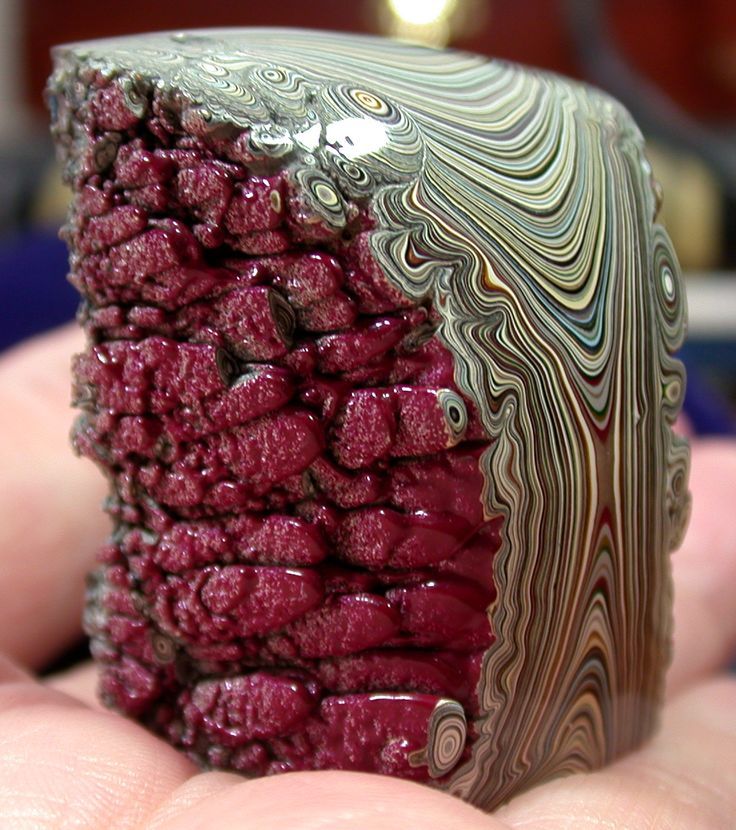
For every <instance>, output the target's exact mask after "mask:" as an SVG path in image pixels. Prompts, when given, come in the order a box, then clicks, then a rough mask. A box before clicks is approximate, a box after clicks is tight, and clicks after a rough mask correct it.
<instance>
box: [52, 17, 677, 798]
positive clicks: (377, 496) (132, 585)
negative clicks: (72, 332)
mask: <svg viewBox="0 0 736 830" xmlns="http://www.w3.org/2000/svg"><path fill="white" fill-rule="evenodd" d="M55 62H56V68H55V72H54V75H53V76H52V78H51V80H50V83H49V102H50V105H51V110H52V116H53V131H54V135H55V138H56V141H57V145H58V147H59V151H60V154H61V156H62V158H63V160H64V162H65V169H66V176H67V179H68V181H69V182H70V183H71V184H72V186H73V188H74V203H73V208H72V212H71V215H70V219H69V222H68V224H67V225H66V227H65V230H64V234H65V237H66V239H67V241H68V243H69V247H70V252H71V260H70V261H71V277H70V278H71V280H72V282H73V284H74V285H75V286H76V287H77V288H78V290H79V291H80V293H81V295H82V298H83V299H82V304H81V307H80V314H79V317H80V322H81V323H82V325H83V326H84V328H85V330H86V332H87V336H88V348H87V351H86V352H85V353H84V354H81V355H79V356H77V358H76V359H75V363H74V400H75V403H76V405H77V406H78V407H79V408H80V410H81V414H80V415H79V417H78V419H77V422H76V424H75V428H74V436H73V440H74V445H75V447H76V449H77V450H78V451H79V452H80V453H82V454H83V455H85V456H88V457H90V458H92V459H93V460H94V461H95V462H97V463H98V464H99V466H100V467H101V469H102V470H103V471H104V472H105V474H106V476H107V477H108V480H109V482H110V498H109V500H108V503H107V510H108V512H109V514H110V515H111V517H112V520H113V523H114V530H113V533H112V535H111V537H110V540H109V542H108V543H107V544H106V545H105V547H104V548H103V550H102V551H101V553H100V556H99V565H98V567H97V569H96V571H95V572H94V574H92V575H91V577H90V583H89V590H88V602H87V611H86V615H85V625H86V629H87V631H88V633H89V634H90V636H91V638H92V649H93V653H94V656H95V658H96V660H97V661H98V663H99V664H100V668H101V693H102V697H103V699H104V700H105V701H106V703H108V705H110V706H112V707H114V708H116V709H118V710H120V711H122V712H124V713H127V714H129V715H132V716H135V717H137V718H138V719H140V720H141V721H142V722H143V723H145V724H146V725H148V726H149V727H150V728H152V729H154V730H155V731H157V732H158V733H160V734H162V735H163V736H164V737H165V738H166V739H167V740H169V741H170V742H171V743H172V744H174V745H175V746H178V747H180V748H182V749H183V750H185V751H186V752H187V753H188V754H189V755H190V756H192V757H193V758H195V759H196V760H197V761H198V762H199V763H201V764H202V765H203V766H207V767H215V768H223V769H233V770H238V771H241V772H243V773H244V774H249V775H262V774H269V773H275V772H282V771H288V770H299V769H326V768H341V769H354V770H364V771H372V772H381V773H387V774H394V775H399V776H403V777H407V778H412V779H416V780H423V781H428V782H433V783H435V784H436V785H438V786H442V787H445V788H447V789H449V790H450V791H451V792H454V793H456V794H458V795H460V796H462V797H464V798H466V799H468V800H470V801H472V802H474V803H476V804H478V805H480V806H483V807H486V808H490V807H493V806H495V805H497V804H498V803H500V802H501V801H503V800H504V799H505V798H507V797H508V796H509V795H511V794H512V793H513V792H515V791H518V790H519V789H521V788H523V787H526V786H529V785H531V784H532V783H534V782H537V781H540V780H543V779H545V778H548V777H550V776H553V775H556V774H560V773H563V772H569V771H574V770H586V769H591V768H595V767H597V766H599V765H600V764H602V763H604V762H606V761H607V760H610V759H611V758H614V757H616V756H617V755H619V754H621V753H622V752H624V751H626V750H628V749H631V748H632V747H634V746H636V745H638V744H639V743H640V742H641V741H642V740H643V739H644V738H645V737H646V736H647V735H648V734H649V733H650V732H651V731H652V729H653V727H654V723H655V719H656V711H657V707H658V704H659V701H660V698H661V693H662V677H663V672H664V669H665V667H666V664H667V660H668V656H669V638H670V618H669V601H670V597H669V570H668V562H667V555H666V554H667V552H668V550H669V549H670V548H671V547H672V546H674V545H675V544H676V543H677V541H678V540H679V537H680V535H681V533H682V529H683V527H684V522H685V519H686V515H687V506H688V494H687V464H688V451H687V446H686V444H684V443H683V442H682V441H680V440H679V439H677V438H675V437H674V436H673V434H672V431H671V425H672V423H673V421H674V418H675V417H676V415H677V412H678V411H679V407H680V403H681V398H682V390H683V381H684V378H683V372H682V367H681V365H680V364H679V362H678V361H676V360H675V359H674V358H673V357H672V353H673V351H674V350H675V349H676V348H677V346H678V345H679V343H680V341H681V338H682V335H683V331H684V300H683V295H682V288H681V285H680V282H679V277H678V269H677V264H676V261H675V259H674V254H673V252H672V250H671V246H670V243H669V240H668V239H667V237H666V234H665V233H664V231H663V230H662V228H661V227H660V226H659V225H656V224H654V223H653V222H654V219H655V213H656V205H655V196H654V191H653V188H652V186H651V171H650V170H649V167H648V165H647V163H646V161H645V159H644V157H643V155H642V146H641V137H640V135H639V133H638V131H637V130H636V127H635V126H634V125H633V124H632V122H631V120H630V118H629V116H628V115H627V114H626V112H625V111H624V110H623V109H622V108H621V107H620V106H619V105H618V104H616V103H615V102H614V101H612V100H611V99H609V98H607V97H606V96H604V95H603V94H601V93H598V92H596V91H594V90H591V89H589V88H587V87H584V86H581V85H576V84H573V83H572V82H568V81H565V80H562V79H560V78H557V77H554V76H551V75H547V74H545V73H542V72H537V71H531V70H525V69H522V68H520V67H516V66H513V65H509V64H505V63H501V62H496V61H487V60H485V59H482V58H480V57H476V56H472V55H467V54H463V53H458V52H445V51H439V50H430V49H423V48H419V47H412V46H408V45H403V44H399V43H393V42H389V41H382V40H379V39H374V38H361V37H356V36H344V35H332V34H326V33H319V32H299V31H296V30H223V31H202V32H183V33H163V34H156V35H145V36H139V37H134V38H123V39H119V40H109V41H99V42H90V43H84V44H78V45H72V46H66V47H59V48H58V49H57V50H56V51H55Z"/></svg>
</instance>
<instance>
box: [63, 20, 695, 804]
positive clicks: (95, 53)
mask: <svg viewBox="0 0 736 830" xmlns="http://www.w3.org/2000/svg"><path fill="white" fill-rule="evenodd" d="M56 60H57V72H56V75H55V78H54V80H52V89H55V90H56V91H57V92H60V91H62V90H63V94H64V95H66V96H67V98H69V99H71V98H73V96H74V94H75V92H74V88H73V84H72V83H71V82H70V78H72V76H73V75H74V73H75V72H76V71H77V69H78V67H79V66H82V67H85V68H87V69H90V70H93V71H96V70H100V71H101V72H102V73H103V74H105V73H107V74H108V75H117V76H120V77H121V78H122V79H123V83H124V85H125V84H127V86H124V88H125V90H126V105H125V106H126V107H127V109H128V110H129V111H130V112H132V113H135V112H136V107H138V106H139V101H138V95H139V93H138V91H137V89H136V84H137V83H138V81H139V80H141V81H143V82H145V83H147V84H153V85H154V86H155V87H157V88H158V89H159V90H163V91H164V92H166V93H167V94H170V98H171V108H172V110H175V111H176V112H177V117H178V118H179V119H180V122H181V124H182V125H184V126H185V127H186V129H187V130H189V131H190V132H191V133H192V134H193V135H199V136H204V137H209V138H208V140H212V141H218V140H223V141H226V140H227V141H232V140H233V136H234V135H237V134H238V133H240V134H242V135H243V136H244V139H243V144H244V146H243V148H242V157H243V159H244V160H246V163H247V164H249V165H250V166H251V167H252V168H253V169H254V170H257V169H258V168H259V166H260V167H262V168H263V170H264V171H265V170H271V169H273V167H274V165H279V166H280V167H282V168H284V169H287V170H288V175H289V177H290V180H291V181H293V182H296V183H297V184H298V187H299V188H300V193H301V194H302V198H303V210H304V215H305V216H306V217H311V219H310V221H312V222H313V223H314V224H315V225H321V226H323V227H326V228H329V229H330V230H332V231H333V232H335V233H339V232H341V231H342V230H343V229H344V228H346V227H348V226H349V224H350V221H351V217H350V213H351V211H350V205H351V204H358V205H359V206H364V207H367V208H368V209H369V210H370V213H371V215H372V219H373V222H374V223H375V225H374V226H373V227H372V228H371V230H370V233H369V239H370V249H371V252H372V255H373V256H374V257H375V259H376V261H377V262H378V263H379V265H380V267H381V269H382V272H383V275H384V276H385V278H386V280H387V281H388V283H389V284H390V285H391V286H392V287H393V288H394V289H396V290H397V291H398V292H400V294H401V295H402V296H403V297H405V298H407V300H410V301H411V302H413V303H418V302H420V301H425V300H429V301H431V303H432V305H433V308H434V310H435V311H436V312H437V313H438V314H439V316H440V318H441V325H440V327H439V329H438V332H437V337H438V338H439V340H440V341H441V342H442V344H443V345H444V347H446V348H447V349H448V350H449V352H450V353H451V355H452V356H453V358H454V381H455V383H456V385H457V388H458V389H459V391H460V392H461V393H462V394H463V395H464V396H466V397H467V399H468V400H469V401H471V402H472V403H473V404H474V406H475V407H476V408H477V411H478V413H479V415H480V419H481V422H482V425H483V427H484V429H485V433H486V435H487V437H488V439H489V441H490V444H489V446H488V448H487V449H486V451H485V452H484V454H483V455H482V457H481V458H480V468H481V471H482V474H483V479H484V488H483V496H482V498H483V508H484V511H485V515H486V517H487V518H489V519H490V518H491V517H495V516H501V517H502V518H503V525H502V537H501V546H500V549H499V551H498V552H497V553H496V554H495V556H494V558H493V575H492V577H493V579H492V581H493V585H494V586H495V588H496V591H497V596H496V599H495V600H494V602H493V604H492V605H491V607H490V609H489V616H490V622H491V629H492V631H493V633H494V635H495V639H494V642H493V643H492V645H491V646H490V648H489V649H488V651H487V653H486V655H485V659H484V663H483V670H482V673H481V679H480V683H479V685H478V689H477V691H478V701H477V703H478V708H479V710H480V717H479V718H478V720H477V724H476V726H477V729H478V737H477V739H476V740H475V742H474V743H473V748H472V749H473V751H472V757H470V758H469V759H468V760H467V761H466V762H464V763H463V764H462V765H461V766H460V767H458V768H457V769H456V770H455V771H454V772H453V773H452V775H451V776H449V778H448V779H447V780H446V781H443V784H444V785H445V786H447V788H448V789H450V790H451V791H452V792H454V793H456V794H458V795H460V796H462V797H464V798H466V799H468V800H470V801H472V802H474V803H476V804H478V805H481V806H483V807H492V806H495V805H497V804H498V803H500V802H501V801H503V800H504V799H506V798H507V797H508V796H510V795H511V794H512V793H513V792H515V791H517V790H518V789H520V788H522V787H526V786H529V785H531V784H532V783H535V782H537V781H540V780H543V779H546V778H548V777H550V776H552V775H556V774H560V773H562V772H568V771H574V770H586V769H592V768H595V767H597V766H599V765H601V764H603V763H605V762H607V761H609V760H611V759H612V758H614V757H616V756H617V755H619V754H620V753H622V752H624V751H627V750H629V749H631V748H632V747H635V746H636V745H638V744H639V743H640V742H641V740H642V739H643V738H645V737H646V736H647V735H649V734H650V733H651V731H652V729H653V728H654V725H655V722H656V714H657V709H658V706H659V702H660V699H661V695H662V685H663V674H664V670H665V667H666V665H667V662H668V659H669V648H670V584H669V566H668V561H667V553H668V551H669V550H670V549H671V548H672V547H673V546H674V545H676V544H677V542H678V540H679V538H680V537H681V534H682V531H683V528H684V523H685V520H686V515H687V508H688V494H687V468H688V450H687V446H686V444H685V443H684V442H682V441H680V440H679V439H677V438H676V437H675V436H674V435H673V433H672V430H671V426H672V423H673V421H674V419H675V417H676V415H677V413H678V411H679V407H680V403H681V399H682V393H683V384H684V377H683V371H682V367H681V365H680V363H679V362H678V361H677V360H675V359H674V358H673V357H672V353H673V351H674V350H675V349H676V348H677V347H678V345H679V344H680V342H681V339H682V336H683V333H684V297H683V293H682V286H681V284H680V279H679V274H678V268H677V264H676V261H675V258H674V255H673V252H672V250H671V246H670V243H669V240H668V239H667V236H666V234H665V232H664V231H663V229H662V228H661V227H660V226H659V225H657V224H656V222H655V218H656V210H657V204H656V202H657V197H656V194H655V190H654V188H653V185H652V181H651V171H650V169H649V167H648V164H647V163H646V160H645V159H644V156H643V154H642V140H641V136H640V135H639V133H638V131H637V129H636V127H635V126H634V125H633V123H632V122H631V120H630V118H629V117H628V115H627V114H626V113H625V111H624V110H623V109H622V108H621V107H620V106H619V105H618V104H617V103H615V102H614V101H612V100H611V99H610V98H608V97H606V96H605V95H603V94H601V93H599V92H596V91H594V90H591V89H589V88H586V87H583V86H580V85H576V84H573V83H571V82H567V81H564V80H562V79H560V78H557V77H554V76H550V75H546V74H544V73H542V72H535V71H530V70H525V69H522V68H519V67H516V66H512V65H507V64H503V63H496V62H493V61H490V62H489V61H486V60H485V59H482V58H479V57H476V56H472V55H466V54H462V53H453V52H442V51H433V50H427V49H422V48H419V47H411V46H406V45H401V44H398V43H391V42H386V41H381V40H377V39H370V38H358V37H345V36H335V35H329V34H321V33H308V32H297V31H288V30H285V31H276V30H273V31H269V30H242V31H223V32H198V33H182V34H173V35H168V34H164V35H151V36H145V37H140V38H136V39H121V40H117V41H107V42H99V43H87V44H80V45H78V46H72V47H63V48H61V49H59V50H58V51H57V53H56ZM68 118H69V115H68V110H64V109H63V108H62V110H60V112H59V113H58V114H57V122H56V132H57V136H58V137H59V139H60V144H61V145H62V147H63V152H64V154H65V157H66V159H67V161H68V163H69V175H70V178H71V179H72V180H74V179H79V178H80V177H84V176H89V175H90V174H93V173H94V166H95V165H98V167H99V169H100V171H102V170H104V169H105V167H106V166H107V165H109V163H110V159H109V158H108V155H109V154H110V152H112V153H113V154H114V149H113V150H112V151H110V150H109V147H107V146H100V147H97V148H95V152H94V153H92V154H90V153H89V152H88V149H89V148H88V146H87V144H88V140H89V137H88V135H86V134H85V133H84V132H83V131H81V130H79V129H77V128H75V125H74V124H72V123H69V121H68ZM65 119H67V120H66V121H65ZM240 131H242V133H241V132H240ZM450 715H452V713H450ZM451 731H452V730H451ZM450 743H452V737H451V739H450ZM440 754H441V753H440Z"/></svg>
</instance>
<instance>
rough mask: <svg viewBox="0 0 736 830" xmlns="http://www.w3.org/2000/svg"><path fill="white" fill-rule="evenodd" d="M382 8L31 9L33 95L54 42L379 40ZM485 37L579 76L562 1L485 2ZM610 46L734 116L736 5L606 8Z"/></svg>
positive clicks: (91, 1) (47, 5) (686, 94)
mask: <svg viewBox="0 0 736 830" xmlns="http://www.w3.org/2000/svg"><path fill="white" fill-rule="evenodd" d="M380 2H382V0H363V2H352V3H335V2H334V0H312V2H311V3H308V4H305V3H303V2H301V0H281V2H279V3H274V4H254V3H242V4H240V3H232V2H228V1H227V0H210V2H209V3H207V4H206V5H205V4H203V3H201V2H195V0H178V2H177V3H176V4H175V5H174V4H173V3H151V2H150V0H125V2H118V3H106V4H104V13H101V8H102V7H101V6H100V4H99V2H97V1H96V0H70V2H67V3H58V2H56V1H55V0H28V2H26V3H25V4H24V13H25V32H24V37H25V59H26V71H27V77H28V84H27V89H28V95H29V99H30V103H31V104H32V105H33V106H34V107H35V108H37V109H38V108H40V107H41V92H42V89H43V86H44V83H45V80H46V77H47V75H48V73H49V71H50V69H51V63H50V60H49V57H48V51H49V48H50V47H51V46H52V45H53V44H54V43H63V42H66V41H74V40H85V39H88V38H98V37H106V36H110V35H116V34H123V33H130V32H133V31H140V30H142V29H146V30H150V31H153V30H157V29H184V28H197V27H211V26H212V27H214V26H295V27H308V28H316V29H333V30H339V31H355V32H369V33H373V34H375V33H376V32H377V31H378V25H379V24H378V15H377V13H376V9H377V6H378V4H379V3H380ZM487 6H488V9H489V13H488V14H487V15H485V16H484V17H485V21H484V22H483V24H482V26H481V28H479V29H478V30H477V31H475V32H473V33H472V34H470V35H465V36H463V37H462V38H461V39H458V40H456V41H454V42H453V43H452V45H453V46H458V47H460V48H464V49H469V50H471V51H474V52H479V53H482V54H486V55H493V56H496V57H501V58H507V59H509V60H515V61H520V62H522V63H527V64H532V65H536V66H542V67H546V68H549V69H554V70H556V71H558V72H562V73H564V74H567V75H573V76H575V75H579V74H580V73H579V68H578V65H577V62H576V56H575V53H574V49H573V47H572V45H571V41H570V38H569V36H568V34H567V30H566V24H565V14H564V7H565V3H564V0H513V2H512V0H488V2H487ZM606 6H607V12H608V14H609V16H610V23H611V37H612V39H613V40H614V42H615V43H616V45H617V46H618V47H619V48H620V50H621V52H622V53H623V54H624V56H625V57H626V59H627V60H628V61H629V62H630V63H631V65H632V66H633V67H634V68H635V69H637V70H639V71H640V72H641V73H642V74H644V75H645V76H646V77H647V78H649V79H650V80H651V81H653V82H654V83H655V84H657V85H658V86H659V87H660V88H661V89H662V90H663V91H664V92H665V93H666V94H667V95H669V96H670V97H672V98H673V99H674V100H675V101H677V102H678V103H679V104H680V105H681V106H683V107H684V108H685V109H687V110H688V111H689V112H691V113H692V114H693V115H696V116H699V117H701V118H704V119H706V120H726V119H728V118H733V117H736V3H734V2H733V0H700V1H699V2H698V3H693V2H691V0H647V2H646V3H642V2H641V0H609V1H608V3H607V4H606Z"/></svg>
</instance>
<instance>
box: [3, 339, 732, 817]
mask: <svg viewBox="0 0 736 830" xmlns="http://www.w3.org/2000/svg"><path fill="white" fill-rule="evenodd" d="M81 348H82V346H81V335H80V334H79V333H78V332H76V331H73V330H71V329H64V330H60V331H58V332H55V333H52V334H50V335H46V336H44V337H41V338H38V339H37V340H35V341H33V342H30V343H28V344H27V345H25V346H22V347H20V348H18V349H16V350H14V351H12V352H10V353H8V354H7V355H6V356H5V357H4V359H2V360H1V361H0V389H2V395H3V406H2V409H1V410H0V427H1V428H0V459H2V468H3V477H2V490H1V491H0V597H1V598H2V603H1V604H0V652H2V653H3V654H4V656H3V657H1V658H0V827H2V828H3V830H51V829H52V828H53V830H59V829H60V828H72V827H73V828H105V830H118V828H121V830H122V828H126V830H127V828H130V829H131V830H133V828H136V829H137V830H143V829H144V828H145V830H194V828H217V830H230V828H240V830H243V829H244V828H249V830H254V829H255V828H274V827H276V828H278V827H288V828H305V829H306V828H320V829H321V830H326V828H333V827H334V828H341V830H346V829H347V828H381V830H392V828H397V829H398V828H401V830H406V828H410V827H420V828H422V830H434V828H437V830H452V828H463V830H476V828H477V830H494V828H495V829H498V828H521V827H523V828H534V829H535V830H536V828H562V827H575V828H582V827H591V828H592V827H604V826H605V827H616V828H665V827H666V828H675V827H678V828H679V827H682V828H688V830H692V829H693V828H724V827H727V826H733V824H732V823H731V822H733V821H734V816H736V678H734V677H729V676H728V675H726V674H725V673H724V671H725V667H726V666H727V665H728V661H729V658H730V657H732V656H733V652H734V644H736V603H734V600H733V597H734V591H735V589H736V529H735V528H734V525H735V524H736V518H734V517H735V516H736V505H734V503H733V502H734V494H735V493H736V444H734V443H728V442H723V441H721V442H715V441H713V442H705V441H695V442H694V446H693V473H692V481H691V484H692V490H693V495H694V508H693V517H692V521H691V525H690V531H689V535H688V537H687V540H686V542H685V544H684V546H683V548H682V549H681V550H680V551H679V552H677V553H675V554H674V556H673V560H672V561H673V567H674V579H675V590H676V600H675V619H676V626H675V658H674V663H673V666H672V669H671V671H670V674H669V687H668V704H667V707H666V709H665V713H664V719H663V725H662V729H661V731H660V732H659V734H658V735H657V737H656V738H655V739H654V740H653V741H652V742H650V743H649V744H647V745H646V746H645V747H644V748H643V749H641V750H640V751H638V752H636V753H634V754H632V755H630V756H629V757H627V758H624V759H623V760H621V761H619V762H618V763H616V764H614V765H612V766H610V767H608V768H606V769H604V770H601V771H599V772H596V773H591V774H589V775H576V776H572V777H569V778H564V779H560V780H556V781H553V782H551V783H548V784H546V785H543V786H540V787H538V788H536V789H534V790H531V791H529V792H527V793H525V794H523V795H521V796H519V797H518V798H516V799H514V800H513V801H512V802H511V803H509V804H508V805H507V806H505V807H504V808H503V809H501V810H500V811H498V812H497V813H496V814H495V815H494V816H487V815H484V814H483V813H481V812H479V811H477V810H475V809H474V808H472V807H470V806H468V805H466V804H464V803H462V802H460V801H458V800H457V799H455V798H453V797H451V796H448V795H446V794H444V793H441V792H439V791H437V790H433V789H431V788H429V787H424V786H418V785H416V784H412V783H409V782H406V781H400V780H394V779H390V778H382V777H380V776H371V775H364V774H360V773H344V772H316V773H294V774H290V775H282V776H276V777H273V778H266V779H260V780H255V781H244V780H243V779H242V778H239V777H237V776H235V775H232V774H229V773H221V772H208V773H199V772H197V770H196V768H195V767H194V766H193V765H192V764H191V763H190V762H189V761H188V760H187V759H186V758H184V756H182V755H181V754H179V753H178V752H176V751H175V750H174V749H172V748H171V747H169V746H168V745H167V744H165V743H163V742H162V741H161V740H159V739H158V738H156V737H154V736H153V735H150V734H149V733H148V732H146V731H145V730H144V729H143V728H142V727H140V726H138V725H137V724H135V723H133V722H132V721H128V720H125V719H124V718H122V717H120V716H119V715H116V714H112V713H110V712H107V711H104V710H103V709H102V708H101V707H100V705H99V704H98V703H97V702H96V701H95V697H94V686H95V671H94V668H93V667H92V666H89V665H87V666H83V667H81V668H75V669H72V670H71V671H69V672H66V673H65V674H62V675H58V676H54V677H51V678H46V679H45V680H43V681H39V680H37V679H34V677H33V675H32V673H31V672H32V671H33V669H34V668H38V667H40V666H43V665H44V664H45V663H47V662H48V661H49V660H50V659H52V658H53V657H54V656H55V655H58V654H60V653H62V652H63V651H64V649H65V647H67V646H68V645H69V644H70V643H72V642H74V640H75V639H77V638H78V637H79V634H80V630H79V620H80V615H81V605H82V593H83V588H82V586H83V577H84V574H85V573H86V571H87V570H89V568H90V567H91V564H92V561H93V556H94V551H95V548H96V546H97V545H98V544H99V543H100V542H101V541H102V540H103V539H104V537H105V535H106V533H107V520H106V519H105V518H104V516H103V515H102V513H101V510H100V502H101V500H102V499H103V497H104V495H105V484H104V482H103V479H102V476H101V475H100V473H99V472H98V471H97V470H95V469H94V468H93V467H92V465H91V464H89V463H88V462H86V461H80V460H77V459H75V458H74V456H73V455H72V453H71V450H70V448H69V445H68V439H67V434H68V430H69V424H70V422H71V418H72V413H71V411H70V410H69V407H68V403H67V402H68V399H69V392H68V390H69V355H70V354H71V353H72V352H73V351H75V350H77V351H78V350H80V349H81Z"/></svg>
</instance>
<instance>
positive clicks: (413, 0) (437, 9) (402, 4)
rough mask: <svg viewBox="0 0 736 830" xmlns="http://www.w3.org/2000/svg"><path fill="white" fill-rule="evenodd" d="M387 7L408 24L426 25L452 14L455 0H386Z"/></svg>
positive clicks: (455, 3)
mask: <svg viewBox="0 0 736 830" xmlns="http://www.w3.org/2000/svg"><path fill="white" fill-rule="evenodd" d="M387 2H388V7H389V9H390V10H391V11H392V12H393V14H394V15H395V16H396V17H397V18H398V19H399V20H401V21H403V22H404V23H408V24H409V25H410V26H427V25H429V24H431V23H438V22H439V21H440V20H446V19H447V18H448V17H450V16H451V15H452V12H453V11H454V10H455V6H456V5H457V0H387Z"/></svg>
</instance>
